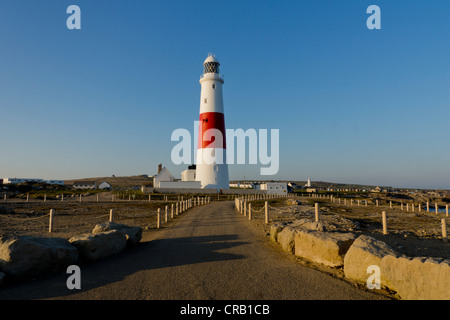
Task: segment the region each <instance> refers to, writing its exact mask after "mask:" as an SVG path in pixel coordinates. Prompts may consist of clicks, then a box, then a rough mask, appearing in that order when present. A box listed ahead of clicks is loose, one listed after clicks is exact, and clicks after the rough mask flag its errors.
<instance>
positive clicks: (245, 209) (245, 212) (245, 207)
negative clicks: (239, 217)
mask: <svg viewBox="0 0 450 320" xmlns="http://www.w3.org/2000/svg"><path fill="white" fill-rule="evenodd" d="M246 216H247V201H244V217H246Z"/></svg>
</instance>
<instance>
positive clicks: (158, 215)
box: [156, 208, 161, 229]
mask: <svg viewBox="0 0 450 320" xmlns="http://www.w3.org/2000/svg"><path fill="white" fill-rule="evenodd" d="M160 227H161V209H160V208H158V213H157V215H156V228H158V229H159V228H160Z"/></svg>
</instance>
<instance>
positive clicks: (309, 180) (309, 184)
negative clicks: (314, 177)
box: [305, 178, 311, 188]
mask: <svg viewBox="0 0 450 320" xmlns="http://www.w3.org/2000/svg"><path fill="white" fill-rule="evenodd" d="M305 187H307V188H309V187H311V179H310V178H308V182H307V183H306V184H305Z"/></svg>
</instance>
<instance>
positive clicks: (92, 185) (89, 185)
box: [72, 181, 97, 190]
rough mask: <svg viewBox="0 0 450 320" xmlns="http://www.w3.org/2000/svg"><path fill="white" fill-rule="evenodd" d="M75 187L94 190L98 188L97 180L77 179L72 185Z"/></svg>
mask: <svg viewBox="0 0 450 320" xmlns="http://www.w3.org/2000/svg"><path fill="white" fill-rule="evenodd" d="M72 187H73V188H74V189H82V190H93V189H97V182H95V181H75V182H74V183H73V185H72Z"/></svg>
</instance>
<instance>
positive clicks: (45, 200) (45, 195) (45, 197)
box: [5, 194, 47, 202]
mask: <svg viewBox="0 0 450 320" xmlns="http://www.w3.org/2000/svg"><path fill="white" fill-rule="evenodd" d="M5 197H6V194H5ZM5 202H6V201H5ZM44 202H47V194H44Z"/></svg>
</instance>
